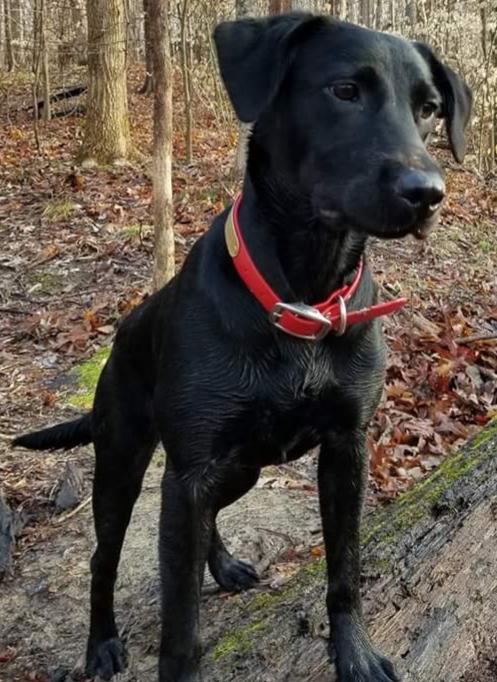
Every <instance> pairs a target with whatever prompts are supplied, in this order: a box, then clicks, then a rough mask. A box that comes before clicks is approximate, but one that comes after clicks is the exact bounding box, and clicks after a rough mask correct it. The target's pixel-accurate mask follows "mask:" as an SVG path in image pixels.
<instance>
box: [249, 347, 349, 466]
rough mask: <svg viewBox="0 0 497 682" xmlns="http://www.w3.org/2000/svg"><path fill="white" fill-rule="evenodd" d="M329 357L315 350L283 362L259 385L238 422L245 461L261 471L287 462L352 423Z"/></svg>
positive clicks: (337, 375)
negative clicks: (247, 452)
mask: <svg viewBox="0 0 497 682" xmlns="http://www.w3.org/2000/svg"><path fill="white" fill-rule="evenodd" d="M339 374H340V373H339V372H337V371H336V367H335V363H334V361H333V358H332V356H330V355H329V354H327V353H324V352H323V351H322V350H320V349H319V347H317V346H311V347H309V348H308V349H306V350H305V352H302V351H300V352H296V353H294V354H291V355H289V357H283V358H282V361H281V363H279V364H276V365H275V366H273V367H272V371H271V372H269V373H267V374H266V375H265V379H264V382H263V383H262V382H261V384H260V386H259V389H260V391H259V392H258V393H257V394H256V396H255V397H254V399H253V401H251V404H250V407H249V409H248V410H247V411H246V413H245V416H244V422H245V424H246V427H247V429H248V430H249V434H250V435H249V438H248V439H247V441H246V442H248V443H250V447H249V450H250V457H251V458H253V457H254V456H255V457H257V458H258V459H259V463H260V465H261V466H264V465H266V464H274V463H278V462H285V461H291V460H293V459H296V458H298V457H300V456H301V455H303V454H305V452H308V451H309V450H310V449H312V448H314V447H316V446H317V445H318V444H319V442H320V440H321V437H322V435H323V433H324V432H326V431H328V430H329V429H332V428H333V427H334V425H335V424H336V425H340V424H342V425H343V424H344V423H345V422H347V421H351V420H353V413H354V410H355V407H354V404H353V403H354V401H353V400H349V399H347V396H346V391H344V390H343V389H344V387H343V386H342V385H341V381H340V378H339Z"/></svg>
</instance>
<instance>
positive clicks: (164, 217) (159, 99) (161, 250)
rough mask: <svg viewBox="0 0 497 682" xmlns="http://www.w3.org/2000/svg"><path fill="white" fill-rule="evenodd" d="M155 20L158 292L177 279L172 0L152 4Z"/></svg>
mask: <svg viewBox="0 0 497 682" xmlns="http://www.w3.org/2000/svg"><path fill="white" fill-rule="evenodd" d="M148 9H149V12H150V14H151V16H153V18H154V20H153V22H151V27H150V48H151V56H152V67H153V76H154V164H153V165H154V200H153V201H154V225H155V258H154V288H155V289H160V287H162V286H164V284H166V282H168V281H169V280H170V279H171V278H172V277H173V276H174V231H173V188H172V177H171V176H172V155H173V114H172V111H173V84H172V68H171V44H170V36H169V25H168V9H169V0H149V2H148Z"/></svg>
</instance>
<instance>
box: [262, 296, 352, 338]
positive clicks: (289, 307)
mask: <svg viewBox="0 0 497 682" xmlns="http://www.w3.org/2000/svg"><path fill="white" fill-rule="evenodd" d="M343 304H344V305H345V301H344V302H343ZM285 311H287V312H289V313H292V314H293V315H296V316H297V317H301V318H302V319H303V320H309V322H318V323H319V324H320V325H321V328H320V330H319V331H318V332H317V333H316V334H311V335H307V334H296V333H295V332H291V331H289V330H288V329H285V327H283V326H282V325H281V324H280V322H279V321H280V319H281V316H282V315H283V313H284V312H285ZM269 319H270V320H271V322H272V323H273V324H274V326H275V327H277V329H281V331H284V332H286V333H287V334H290V336H296V337H297V338H298V339H306V340H307V341H321V339H324V337H325V336H326V335H327V334H328V332H329V331H330V330H331V322H330V320H329V319H328V318H327V317H325V316H324V315H322V314H321V313H320V312H319V310H317V309H316V308H313V307H312V306H310V305H306V304H305V303H282V302H281V301H280V302H279V303H276V305H275V306H274V308H273V309H272V310H271V312H270V313H269ZM346 325H347V309H345V326H346ZM341 328H342V308H341V307H340V329H341ZM344 331H345V328H344ZM341 333H342V334H343V332H341Z"/></svg>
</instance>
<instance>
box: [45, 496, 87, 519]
mask: <svg viewBox="0 0 497 682" xmlns="http://www.w3.org/2000/svg"><path fill="white" fill-rule="evenodd" d="M91 500H92V496H91V495H90V497H87V498H86V500H83V502H81V504H79V505H78V506H77V507H76V508H75V509H73V510H72V511H70V512H68V513H67V514H64V516H61V517H59V518H58V519H56V520H55V521H53V525H54V526H59V525H60V524H61V523H65V521H69V519H71V518H72V517H73V516H76V514H79V512H80V511H82V510H83V509H84V508H85V507H87V506H88V505H89V504H90V502H91Z"/></svg>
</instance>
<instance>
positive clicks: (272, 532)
mask: <svg viewBox="0 0 497 682" xmlns="http://www.w3.org/2000/svg"><path fill="white" fill-rule="evenodd" d="M255 530H260V531H262V532H263V533H269V534H270V535H276V537H279V538H283V540H286V541H287V542H288V543H289V544H290V545H292V546H293V545H294V544H295V541H294V540H293V539H292V538H291V537H290V536H289V535H287V533H281V532H280V531H279V530H273V529H272V528H261V526H256V528H255Z"/></svg>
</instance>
